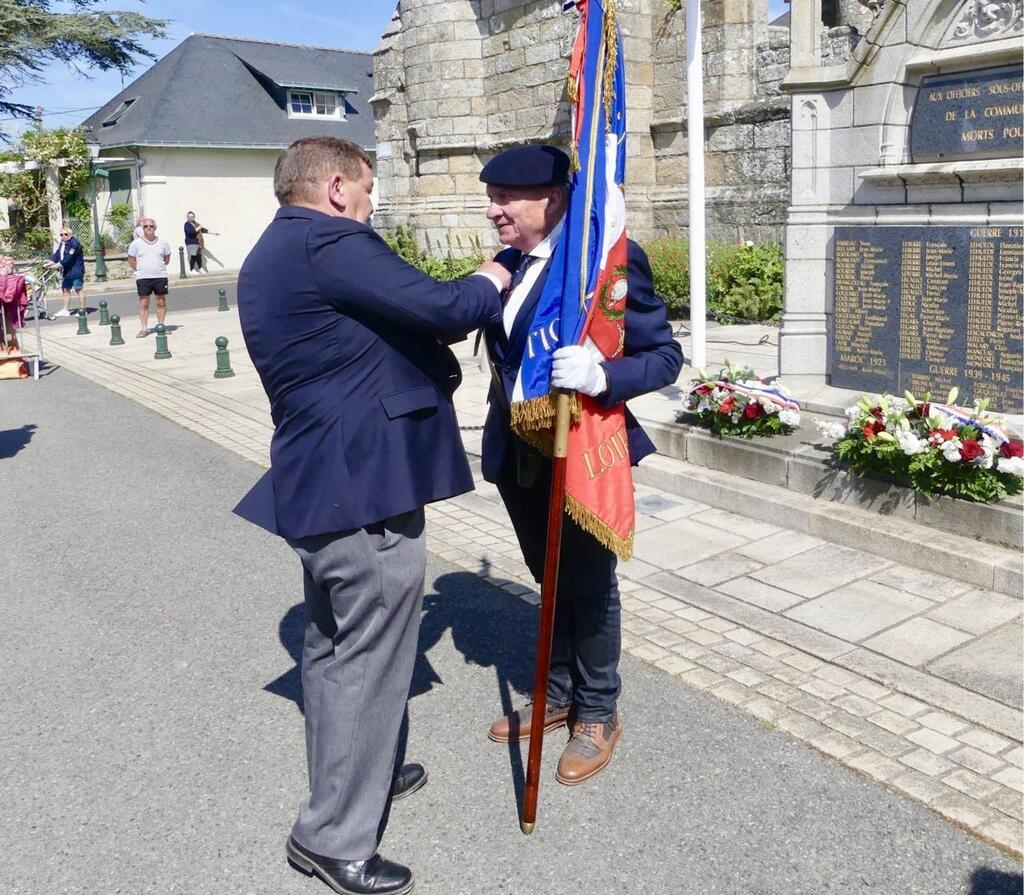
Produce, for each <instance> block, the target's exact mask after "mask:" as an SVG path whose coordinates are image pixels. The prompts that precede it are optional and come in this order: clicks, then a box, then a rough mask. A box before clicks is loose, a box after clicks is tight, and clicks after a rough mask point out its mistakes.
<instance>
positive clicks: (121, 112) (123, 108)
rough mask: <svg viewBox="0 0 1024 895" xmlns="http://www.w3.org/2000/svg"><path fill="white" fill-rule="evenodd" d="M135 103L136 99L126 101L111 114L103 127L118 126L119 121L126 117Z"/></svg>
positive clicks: (105, 119)
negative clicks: (125, 114)
mask: <svg viewBox="0 0 1024 895" xmlns="http://www.w3.org/2000/svg"><path fill="white" fill-rule="evenodd" d="M134 102H135V100H134V99H126V100H124V101H123V102H122V103H121V104H120V105H119V106H118V107H117V108H116V109H114V111H113V112H111V113H110V114H109V115H108V116H107V117H106V118H104V119H103V124H102V126H103V127H110V126H111V125H114V124H117V119H118V118H120V117H121V116H122V115H124V113H125V112H127V111H128V110H129V109H130V108H131V107H132V104H133V103H134Z"/></svg>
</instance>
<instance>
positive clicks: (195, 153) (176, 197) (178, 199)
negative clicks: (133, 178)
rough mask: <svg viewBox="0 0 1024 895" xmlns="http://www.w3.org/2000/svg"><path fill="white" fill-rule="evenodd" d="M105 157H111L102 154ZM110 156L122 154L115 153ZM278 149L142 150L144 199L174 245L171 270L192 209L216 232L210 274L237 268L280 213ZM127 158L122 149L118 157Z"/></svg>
mask: <svg viewBox="0 0 1024 895" xmlns="http://www.w3.org/2000/svg"><path fill="white" fill-rule="evenodd" d="M103 154H104V155H106V154H107V153H103ZM109 154H110V155H115V154H118V153H117V150H112V151H111V152H110V153H109ZM278 154H279V153H278V151H277V150H264V149H169V148H167V149H165V148H156V147H148V146H144V147H141V149H140V155H141V157H142V166H141V174H142V189H141V193H140V192H139V191H138V190H137V189H136V191H135V195H134V196H133V199H134V200H135V202H136V205H138V203H139V202H140V200H141V203H142V208H143V210H144V211H145V213H146V216H147V217H151V218H154V219H155V220H156V223H157V233H158V234H159V235H161V236H163V237H164V238H166V239H167V240H168V241H169V242H170V243H171V248H172V250H173V257H172V259H171V266H172V270H175V271H176V270H177V264H178V246H180V245H184V242H185V234H184V232H183V230H182V226H183V225H184V223H185V215H186V214H187V213H188V212H189V211H194V212H195V213H196V218H197V220H198V221H199V223H200V224H202V225H203V226H204V227H206V228H207V229H209V230H211V231H213V233H216V234H217V235H216V236H214V235H213V234H212V233H211V234H210V235H209V236H207V237H206V246H207V251H206V259H207V265H208V268H209V270H210V272H213V271H217V270H237V269H238V268H239V267H240V266H241V264H242V261H243V260H244V259H245V256H246V255H247V254H248V253H249V250H250V249H251V248H252V247H253V245H254V244H255V242H256V240H257V239H258V238H259V236H260V234H261V233H262V232H263V230H264V229H265V228H266V226H267V224H269V223H270V220H271V218H273V216H274V213H275V212H276V211H277V200H276V199H275V198H274V163H275V162H276V161H277V156H278ZM120 155H121V156H122V157H123V155H124V153H123V151H122V152H121V153H120Z"/></svg>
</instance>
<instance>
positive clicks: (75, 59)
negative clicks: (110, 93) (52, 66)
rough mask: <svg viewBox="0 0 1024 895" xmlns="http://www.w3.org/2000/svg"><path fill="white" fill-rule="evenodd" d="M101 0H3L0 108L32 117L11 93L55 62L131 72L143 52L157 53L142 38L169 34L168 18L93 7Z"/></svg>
mask: <svg viewBox="0 0 1024 895" xmlns="http://www.w3.org/2000/svg"><path fill="white" fill-rule="evenodd" d="M98 3H99V0H66V2H64V3H60V4H55V3H53V2H51V0H0V114H7V115H14V116H18V117H24V118H31V117H32V115H33V109H32V107H31V106H27V105H24V104H22V103H14V102H10V101H9V99H8V97H9V96H10V93H11V91H12V90H13V89H14V88H16V87H21V86H24V85H25V84H30V83H32V82H38V81H39V80H40V77H41V73H42V71H43V68H44V66H46V65H47V64H48V63H50V62H65V63H68V64H70V65H73V66H75V67H76V68H80V69H89V68H93V69H99V70H100V71H108V70H110V69H116V70H118V71H120V72H124V73H127V72H128V71H129V70H130V69H131V68H132V66H133V65H135V64H136V63H137V62H138V61H139V60H140V59H141V58H144V57H145V58H150V59H153V58H155V56H154V55H153V53H151V52H150V51H149V50H147V49H146V48H145V47H144V46H143V45H142V43H141V42H140V41H141V40H142V39H144V38H161V37H163V36H164V26H165V25H166V22H165V21H164V20H162V19H153V18H150V17H148V16H144V15H141V14H140V13H137V12H127V11H121V10H96V9H93V8H92V7H94V6H96V5H97V4H98ZM54 6H59V7H60V8H61V9H62V10H64V9H66V11H55V10H54Z"/></svg>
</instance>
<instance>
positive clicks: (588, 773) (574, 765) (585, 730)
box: [555, 712, 622, 786]
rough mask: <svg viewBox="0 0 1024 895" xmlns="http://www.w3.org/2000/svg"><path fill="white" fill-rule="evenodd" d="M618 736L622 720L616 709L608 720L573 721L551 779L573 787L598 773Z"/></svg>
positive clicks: (620, 734) (620, 731)
mask: <svg viewBox="0 0 1024 895" xmlns="http://www.w3.org/2000/svg"><path fill="white" fill-rule="evenodd" d="M620 736H622V722H621V721H620V720H619V715H618V712H616V714H615V716H614V717H613V718H612V720H611V721H603V722H602V721H577V722H576V723H575V724H574V725H573V728H572V736H571V737H570V738H569V742H568V743H566V746H565V750H564V751H563V752H562V757H561V758H560V759H558V769H557V770H556V771H555V779H556V780H557V781H558V782H559V783H564V784H565V785H566V786H575V785H576V784H577V783H583V782H584V781H585V780H589V779H590V778H591V777H593V776H594V774H597V773H600V772H601V771H603V770H604V768H605V766H606V765H607V764H608V762H609V761H611V760H612V752H613V751H614V749H615V744H616V743H617V742H618V741H619V737H620Z"/></svg>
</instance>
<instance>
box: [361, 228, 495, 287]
mask: <svg viewBox="0 0 1024 895" xmlns="http://www.w3.org/2000/svg"><path fill="white" fill-rule="evenodd" d="M381 236H383V237H384V241H385V242H386V243H387V244H388V245H389V246H391V248H392V249H393V250H394V252H395V254H397V255H398V256H399V257H400V258H402V259H403V260H405V261H408V262H409V263H410V264H411V265H413V266H414V267H418V268H419V269H420V270H422V271H423V272H424V273H426V274H429V275H430V276H432V277H433V278H434V279H435V280H461V279H462V278H463V277H468V276H469V275H470V274H471V273H473V271H474V270H476V269H477V268H478V267H479V266H480V265H481V264H483V263H484V261H485V260H486V256H485V255H484V252H483V249H482V248H481V247H480V243H479V242H478V241H477V242H474V244H473V250H472V252H471V254H470V255H469V256H468V257H465V258H456V257H455V256H453V255H452V247H451V244H449V245H448V246H447V247H446V249H445V252H444V255H443V256H437V255H434V254H432V253H431V250H432V246H431V245H430V241H429V240H428V241H427V247H426V248H423V247H421V246H420V245H419V244H418V243H417V242H416V237H415V236H414V235H413V230H412V228H411V227H403V226H401V225H399V226H398V227H397V228H396V229H395V230H393V231H391V232H384V233H382V234H381Z"/></svg>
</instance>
